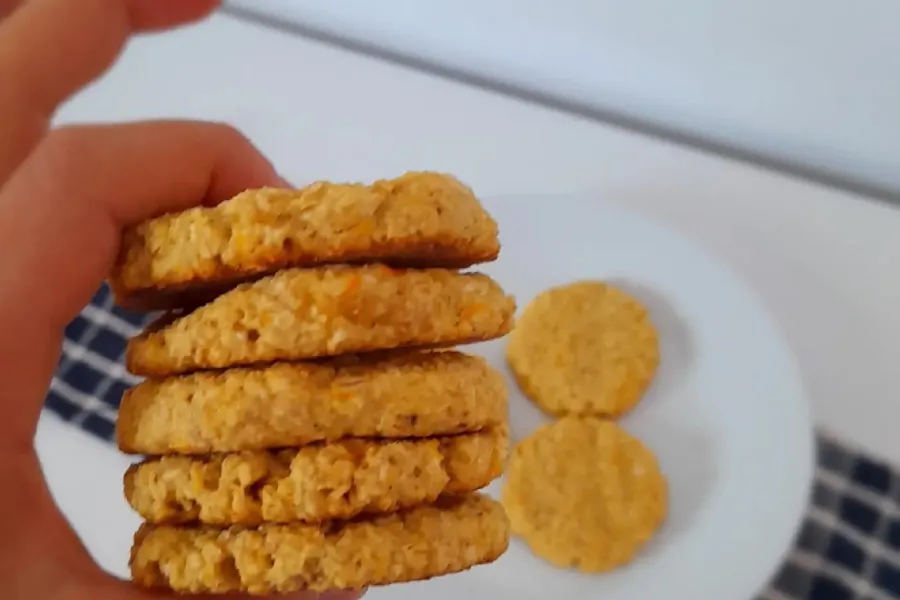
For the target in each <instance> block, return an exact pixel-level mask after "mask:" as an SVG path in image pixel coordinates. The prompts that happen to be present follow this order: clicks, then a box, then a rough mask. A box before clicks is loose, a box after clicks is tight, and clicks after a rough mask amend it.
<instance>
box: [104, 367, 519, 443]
mask: <svg viewBox="0 0 900 600" xmlns="http://www.w3.org/2000/svg"><path fill="white" fill-rule="evenodd" d="M506 421H507V389H506V382H505V381H504V380H503V376H502V375H501V374H500V373H498V372H497V371H496V370H495V369H493V368H491V366H490V365H488V364H487V362H486V361H485V360H484V359H483V358H481V357H478V356H473V355H468V354H464V353H461V352H456V351H446V352H405V353H387V354H385V355H380V354H379V355H364V356H357V357H354V356H343V357H339V358H336V359H332V360H326V361H321V362H310V363H276V364H274V365H271V366H267V367H254V368H235V369H229V370H227V371H222V372H200V373H193V374H191V375H183V376H179V377H172V378H167V379H162V380H157V379H147V380H145V381H143V382H141V383H139V384H138V385H137V386H135V387H134V388H131V389H130V390H128V391H127V392H126V393H125V395H124V397H123V398H122V402H121V405H120V407H119V416H118V421H117V424H116V435H117V438H118V445H119V449H121V450H122V451H123V452H126V453H129V454H151V455H158V454H167V453H181V454H204V453H209V452H236V451H241V450H267V449H273V448H286V447H292V446H301V445H304V444H309V443H311V442H319V441H336V440H340V439H343V438H347V437H388V438H402V437H423V436H432V435H449V434H454V433H461V432H470V431H478V430H481V429H484V428H489V427H495V426H498V425H502V424H504V423H506Z"/></svg>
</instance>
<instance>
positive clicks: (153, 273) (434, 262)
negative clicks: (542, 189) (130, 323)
mask: <svg viewBox="0 0 900 600" xmlns="http://www.w3.org/2000/svg"><path fill="white" fill-rule="evenodd" d="M499 251H500V243H499V240H498V232H497V224H496V222H495V221H494V220H493V219H492V218H491V216H490V215H489V214H488V213H487V212H486V211H485V210H484V208H483V207H482V205H481V203H480V202H479V201H478V199H477V198H476V197H475V195H474V194H473V193H472V191H471V190H470V189H469V188H468V187H466V186H465V185H463V184H462V183H460V182H459V181H458V180H457V179H456V178H454V177H452V176H450V175H444V174H439V173H428V172H411V173H407V174H405V175H403V176H401V177H398V178H396V179H391V180H383V181H376V182H375V183H373V184H371V185H362V184H341V183H329V182H316V183H313V184H311V185H309V186H306V187H303V188H300V189H296V190H291V189H272V188H267V189H251V190H247V191H245V192H243V193H241V194H238V195H237V196H235V197H234V198H232V199H230V200H227V201H225V202H223V203H221V204H219V205H218V206H214V207H197V208H192V209H189V210H186V211H183V212H179V213H171V214H166V215H162V216H160V217H157V218H155V219H152V220H149V221H146V222H144V223H141V224H139V225H137V226H135V227H133V228H131V229H129V230H127V231H126V232H125V234H124V235H123V239H122V244H121V251H120V254H119V258H118V261H117V262H116V264H115V267H114V269H113V273H112V276H111V277H110V285H111V287H112V289H113V290H114V293H115V298H116V301H117V302H118V303H119V304H120V305H122V306H126V307H128V308H141V309H165V308H172V307H178V306H184V305H185V304H188V305H191V304H193V302H195V301H196V299H191V297H192V296H196V295H197V293H200V294H201V295H202V294H204V293H207V292H208V293H209V295H215V293H217V292H221V291H224V290H225V289H227V288H228V287H230V286H232V285H234V284H235V283H237V282H240V281H245V280H248V279H253V278H256V277H259V276H261V275H264V274H266V273H272V272H274V271H277V270H279V269H283V268H288V267H310V266H317V265H322V264H328V263H347V262H383V263H387V264H391V265H393V266H405V267H443V268H463V267H467V266H470V265H474V264H478V263H482V262H488V261H492V260H494V259H495V258H496V257H497V254H498V252H499Z"/></svg>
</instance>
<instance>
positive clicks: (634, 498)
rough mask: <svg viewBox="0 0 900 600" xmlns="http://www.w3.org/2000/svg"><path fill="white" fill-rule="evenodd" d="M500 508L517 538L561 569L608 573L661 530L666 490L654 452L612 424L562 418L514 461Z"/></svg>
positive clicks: (523, 446) (516, 452) (527, 442)
mask: <svg viewBox="0 0 900 600" xmlns="http://www.w3.org/2000/svg"><path fill="white" fill-rule="evenodd" d="M502 498H503V504H504V506H505V507H506V511H507V514H508V515H509V519H510V527H511V529H512V531H513V533H515V534H517V535H520V536H521V537H522V538H523V539H524V540H525V542H526V543H527V544H528V545H529V547H530V548H531V550H532V551H533V552H534V553H535V554H536V555H537V556H540V557H542V558H543V559H545V560H547V561H549V562H550V563H552V564H554V565H556V566H558V567H575V568H576V569H579V570H581V571H584V572H589V573H597V572H603V571H609V570H611V569H614V568H616V567H618V566H621V565H624V564H626V563H628V562H630V561H631V560H632V559H633V558H634V557H635V556H636V554H637V553H638V552H639V551H640V550H641V549H642V548H643V547H644V546H645V545H646V544H647V542H648V541H650V539H651V538H652V537H653V536H654V535H655V533H656V532H657V530H658V529H659V527H660V526H661V525H662V523H663V521H664V519H665V516H666V513H667V509H668V485H667V483H666V480H665V478H664V476H663V475H662V473H661V472H660V470H659V465H658V462H657V460H656V457H655V456H654V455H653V453H652V452H651V451H650V450H649V449H648V448H647V447H646V446H645V445H644V444H643V443H642V442H641V441H640V440H638V439H636V438H634V437H632V436H631V435H629V434H628V433H627V432H626V431H625V430H624V429H622V428H621V427H620V426H618V425H616V424H615V423H614V422H611V421H604V420H601V419H597V418H592V417H587V418H579V417H571V416H570V417H563V418H562V419H560V420H559V421H557V422H555V423H552V424H550V425H545V426H543V427H541V428H540V429H538V430H536V431H535V432H534V433H533V434H532V435H530V436H529V437H527V438H526V439H524V440H522V441H521V442H520V443H519V444H517V445H516V446H515V447H514V448H513V451H512V454H511V456H510V461H509V466H508V467H507V471H506V481H505V484H504V488H503V495H502Z"/></svg>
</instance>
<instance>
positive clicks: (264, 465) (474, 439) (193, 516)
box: [125, 426, 509, 525]
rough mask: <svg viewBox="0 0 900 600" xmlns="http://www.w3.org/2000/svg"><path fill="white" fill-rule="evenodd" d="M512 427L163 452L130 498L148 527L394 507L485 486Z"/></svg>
mask: <svg viewBox="0 0 900 600" xmlns="http://www.w3.org/2000/svg"><path fill="white" fill-rule="evenodd" d="M508 444H509V434H508V432H507V430H506V428H505V427H503V426H500V427H497V428H492V429H485V430H482V431H479V432H475V433H465V434H459V435H453V436H437V437H429V438H423V439H403V440H383V439H369V440H365V439H349V440H344V441H340V442H333V443H329V444H310V445H307V446H303V447H301V448H292V449H286V450H277V451H253V452H239V453H233V454H218V455H213V456H198V457H193V456H163V457H158V458H150V459H147V460H145V461H144V462H142V463H140V464H137V465H133V466H132V467H131V468H130V469H129V470H128V472H127V473H126V475H125V496H126V498H127V499H128V502H129V504H131V506H132V508H134V510H135V511H136V512H137V513H138V514H139V515H140V516H141V517H143V518H144V520H145V521H146V522H148V523H166V524H179V523H193V522H199V523H204V524H208V525H259V524H261V523H264V522H268V523H288V522H293V521H304V522H320V521H325V520H329V519H347V518H351V517H356V516H358V515H367V514H368V515H372V514H378V513H391V512H396V511H398V510H401V509H406V508H410V507H413V506H416V505H419V504H425V503H430V502H434V501H435V500H436V499H437V498H438V497H439V496H441V495H442V494H457V495H459V494H465V493H469V492H474V491H476V490H479V489H481V488H483V487H485V486H486V485H488V484H489V483H491V481H493V480H494V479H496V478H497V477H499V475H500V473H501V472H502V471H503V467H504V465H505V463H506V458H507V453H508Z"/></svg>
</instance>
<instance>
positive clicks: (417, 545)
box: [130, 495, 509, 595]
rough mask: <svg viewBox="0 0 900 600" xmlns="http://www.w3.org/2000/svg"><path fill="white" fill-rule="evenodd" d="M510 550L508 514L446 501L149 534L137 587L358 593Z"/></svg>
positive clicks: (486, 503)
mask: <svg viewBox="0 0 900 600" xmlns="http://www.w3.org/2000/svg"><path fill="white" fill-rule="evenodd" d="M508 545H509V530H508V522H507V519H506V515H505V513H504V511H503V508H502V507H501V506H500V505H499V504H498V503H496V502H494V501H493V500H491V499H490V498H488V497H486V496H482V495H471V496H464V497H442V498H440V499H439V500H438V501H437V502H436V503H435V504H432V505H425V506H420V507H416V508H413V509H409V510H406V511H401V512H398V513H394V514H391V515H384V516H379V517H373V518H370V519H357V520H351V521H331V522H327V523H322V524H318V525H311V524H299V523H293V524H283V525H275V524H266V525H260V526H259V527H258V528H252V529H247V528H241V527H233V528H229V529H225V530H221V529H216V528H210V527H201V528H193V527H187V526H177V525H146V524H145V525H144V526H142V527H141V529H140V530H139V531H138V533H137V535H136V536H135V541H134V545H133V548H132V554H131V561H130V566H131V574H132V579H133V580H134V581H135V582H136V583H137V584H138V585H140V586H142V587H145V588H151V589H170V590H174V591H176V592H181V593H214V594H219V593H228V592H246V593H250V594H259V595H262V594H272V593H287V592H296V591H303V590H309V591H315V592H322V591H330V590H336V589H343V590H354V589H361V588H364V587H369V586H378V585H386V584H390V583H401V582H407V581H416V580H423V579H430V578H432V577H437V576H440V575H446V574H451V573H458V572H460V571H465V570H467V569H469V568H471V567H473V566H476V565H479V564H485V563H490V562H493V561H494V560H496V559H497V558H499V557H500V556H501V555H502V554H503V553H504V552H505V551H506V549H507V547H508Z"/></svg>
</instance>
